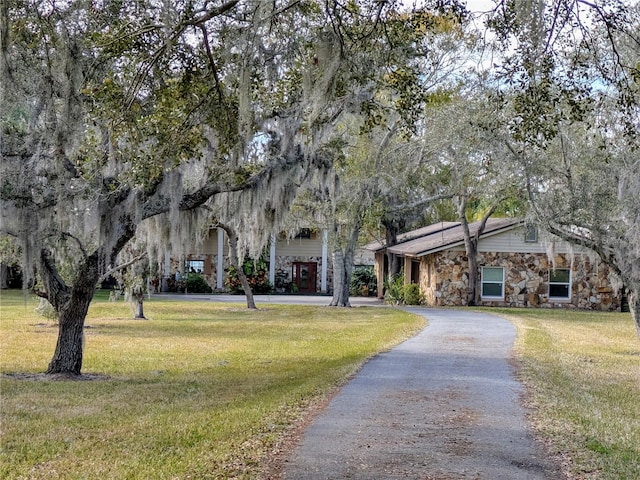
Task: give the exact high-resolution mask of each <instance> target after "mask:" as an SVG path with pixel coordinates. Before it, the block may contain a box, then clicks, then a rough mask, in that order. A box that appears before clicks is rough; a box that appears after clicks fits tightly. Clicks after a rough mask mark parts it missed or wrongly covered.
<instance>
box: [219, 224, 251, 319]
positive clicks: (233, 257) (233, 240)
mask: <svg viewBox="0 0 640 480" xmlns="http://www.w3.org/2000/svg"><path fill="white" fill-rule="evenodd" d="M219 226H220V227H221V228H222V229H223V230H224V231H225V232H226V233H227V237H228V238H229V263H231V266H232V267H233V268H235V269H236V272H237V273H238V279H239V280H240V285H242V290H243V291H244V294H245V296H246V297H247V308H250V309H252V310H256V309H257V307H256V302H255V300H254V299H253V292H252V291H251V285H249V281H248V280H247V276H246V275H245V273H244V269H243V268H242V265H240V260H239V258H238V236H237V235H236V233H235V232H234V231H233V230H232V229H231V227H228V226H226V225H222V224H220V225H219Z"/></svg>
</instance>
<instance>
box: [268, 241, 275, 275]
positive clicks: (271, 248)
mask: <svg viewBox="0 0 640 480" xmlns="http://www.w3.org/2000/svg"><path fill="white" fill-rule="evenodd" d="M269 283H270V284H271V285H272V286H273V287H275V285H276V236H275V235H271V244H270V245H269Z"/></svg>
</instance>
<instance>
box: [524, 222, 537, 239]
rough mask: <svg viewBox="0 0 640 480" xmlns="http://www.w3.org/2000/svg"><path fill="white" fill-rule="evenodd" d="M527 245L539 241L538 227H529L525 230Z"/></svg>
mask: <svg viewBox="0 0 640 480" xmlns="http://www.w3.org/2000/svg"><path fill="white" fill-rule="evenodd" d="M524 241H525V243H536V242H537V241H538V227H536V226H535V225H527V226H526V227H525V230H524Z"/></svg>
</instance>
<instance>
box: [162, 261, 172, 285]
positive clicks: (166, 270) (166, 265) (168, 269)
mask: <svg viewBox="0 0 640 480" xmlns="http://www.w3.org/2000/svg"><path fill="white" fill-rule="evenodd" d="M163 270H164V272H163V275H162V284H161V285H160V291H161V292H168V291H169V285H168V283H167V280H168V279H169V277H170V276H171V273H172V272H171V257H170V256H169V253H168V252H167V253H165V254H164V268H163Z"/></svg>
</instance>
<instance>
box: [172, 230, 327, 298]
mask: <svg viewBox="0 0 640 480" xmlns="http://www.w3.org/2000/svg"><path fill="white" fill-rule="evenodd" d="M228 255H229V250H228V244H227V238H226V234H225V233H224V230H222V229H221V228H214V229H211V230H210V231H209V236H208V237H207V238H206V239H205V240H204V241H203V242H202V244H200V245H199V246H198V247H197V250H196V251H194V252H192V253H190V254H188V255H187V256H186V257H185V258H184V259H182V260H180V259H174V258H170V257H167V258H166V259H165V265H164V266H163V281H162V290H163V291H167V290H168V289H169V284H170V280H169V279H170V278H171V277H172V276H173V275H175V272H176V271H180V273H181V274H182V275H184V274H186V273H188V272H196V273H200V274H202V275H203V276H204V279H205V281H206V282H207V283H208V284H209V286H210V287H211V288H212V289H214V290H217V291H223V290H224V288H225V287H224V280H225V271H226V269H228V268H229V265H230V264H229V256H228ZM265 257H266V258H265V259H266V260H267V265H268V270H269V271H268V278H269V282H270V283H271V285H273V286H274V287H275V289H276V291H277V292H280V293H284V292H296V293H297V292H300V293H328V292H330V291H331V289H332V268H331V259H330V257H329V256H328V249H327V231H326V230H313V229H301V230H300V231H299V232H298V234H297V235H296V236H295V237H293V238H289V237H288V236H287V235H285V234H282V235H279V236H278V237H277V238H272V242H271V243H270V245H269V247H268V248H267V252H266V255H265Z"/></svg>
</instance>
